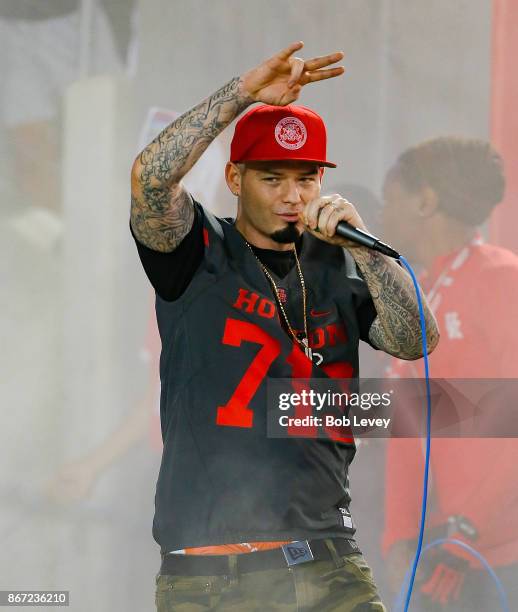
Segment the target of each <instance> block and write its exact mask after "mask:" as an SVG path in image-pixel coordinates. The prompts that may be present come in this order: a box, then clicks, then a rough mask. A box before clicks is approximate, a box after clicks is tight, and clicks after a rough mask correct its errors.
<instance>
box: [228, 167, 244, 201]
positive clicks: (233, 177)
mask: <svg viewBox="0 0 518 612" xmlns="http://www.w3.org/2000/svg"><path fill="white" fill-rule="evenodd" d="M225 180H226V182H227V186H228V188H229V189H230V191H231V192H232V193H233V194H234V195H235V196H239V195H241V171H240V170H239V168H238V166H237V164H234V163H233V162H230V161H229V162H227V165H226V166H225Z"/></svg>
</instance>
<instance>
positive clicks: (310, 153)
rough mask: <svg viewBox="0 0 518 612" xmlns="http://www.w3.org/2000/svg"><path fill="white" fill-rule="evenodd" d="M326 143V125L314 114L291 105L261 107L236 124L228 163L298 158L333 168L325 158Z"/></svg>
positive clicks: (301, 107) (252, 110) (309, 110)
mask: <svg viewBox="0 0 518 612" xmlns="http://www.w3.org/2000/svg"><path fill="white" fill-rule="evenodd" d="M326 143H327V135H326V126H325V124H324V121H323V119H322V117H321V116H320V115H319V114H318V113H315V111H313V110H311V109H310V108H307V107H306V106H295V105H292V104H288V105H287V106H270V105H268V104H263V105H261V106H255V107H254V108H252V109H251V110H249V111H248V112H247V113H246V114H245V115H243V116H242V117H241V119H239V121H238V122H237V123H236V127H235V131H234V137H233V138H232V142H231V144H230V161H231V162H234V163H242V162H247V161H269V160H271V161H276V160H284V159H297V160H300V161H311V162H315V163H317V164H319V165H320V166H328V167H329V168H336V164H333V163H332V162H330V161H327V159H326Z"/></svg>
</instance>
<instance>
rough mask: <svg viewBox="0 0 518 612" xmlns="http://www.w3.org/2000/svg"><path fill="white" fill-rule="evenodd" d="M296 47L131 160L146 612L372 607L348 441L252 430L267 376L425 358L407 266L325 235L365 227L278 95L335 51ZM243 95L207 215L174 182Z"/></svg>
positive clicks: (261, 413)
mask: <svg viewBox="0 0 518 612" xmlns="http://www.w3.org/2000/svg"><path fill="white" fill-rule="evenodd" d="M302 46H303V43H301V42H298V43H293V44H291V45H290V46H289V47H287V48H286V49H284V50H283V51H281V52H279V53H277V54H276V55H274V56H273V57H272V58H270V59H268V60H266V61H265V62H263V63H262V64H260V65H259V66H258V67H257V68H254V69H252V70H250V71H248V72H247V73H245V74H244V75H243V76H241V77H236V78H234V79H232V80H231V81H230V82H229V83H227V84H226V85H224V86H223V87H222V88H221V89H220V90H218V91H217V92H216V93H215V94H213V95H212V96H210V97H209V98H207V99H206V100H204V101H203V102H201V103H200V104H199V105H198V106H196V107H194V108H193V109H191V110H190V111H188V112H186V113H185V114H183V115H182V116H181V117H179V118H178V119H177V120H176V121H175V122H173V123H172V124H171V125H170V126H169V127H167V128H166V129H165V130H163V132H162V133H161V134H160V135H159V136H158V137H157V138H156V139H155V140H154V141H153V142H152V143H150V144H149V145H148V146H147V147H146V148H145V149H144V150H143V151H142V153H141V154H140V155H139V156H138V158H137V159H136V160H135V163H134V166H133V171H132V208H131V227H132V231H133V234H134V237H135V239H136V241H137V245H138V249H139V254H140V257H141V259H142V263H143V266H144V268H145V270H146V272H147V274H148V276H149V278H150V280H151V282H152V283H153V285H154V287H155V290H156V292H157V303H156V308H157V319H158V325H159V329H160V335H161V339H162V355H161V362H160V373H161V381H162V392H161V425H162V435H163V440H164V450H163V457H162V465H161V468H160V475H159V479H158V483H157V495H156V499H155V505H156V508H155V519H154V523H153V534H154V537H155V539H156V541H157V542H158V543H159V544H160V546H161V552H162V566H161V569H160V573H159V575H158V576H157V591H156V604H157V608H158V610H159V612H166V611H169V610H177V609H178V610H202V609H203V610H206V609H218V610H240V611H242V610H273V609H275V610H287V611H288V610H301V609H304V610H360V609H361V610H385V608H384V606H383V604H382V603H381V601H380V599H379V595H378V594H377V590H376V586H375V584H374V582H373V579H372V575H371V572H370V569H369V567H368V566H367V564H366V562H365V560H364V559H363V557H362V555H361V553H360V552H359V549H358V547H357V545H356V543H355V542H354V539H353V535H354V524H353V521H352V518H351V516H350V511H349V501H350V496H349V487H348V466H349V463H350V462H351V460H352V458H353V456H354V450H355V449H354V441H353V440H352V439H348V440H345V441H337V440H333V439H331V438H329V439H326V440H322V439H318V440H317V439H314V438H311V437H308V438H296V437H291V438H290V437H289V436H287V439H277V438H276V439H274V438H269V437H267V435H266V378H267V376H269V377H272V378H292V377H293V378H303V377H305V378H308V377H310V376H320V377H322V376H324V377H342V378H355V377H357V376H358V341H359V339H360V337H361V338H363V339H365V340H368V341H369V342H371V343H372V344H373V345H374V346H376V347H377V348H381V349H383V350H385V351H387V352H389V353H390V354H393V355H397V356H399V357H401V358H403V359H418V358H419V357H420V356H421V337H420V328H419V317H418V310H417V304H416V299H415V295H414V289H413V287H412V284H411V280H410V278H409V277H408V275H407V274H406V273H405V272H404V271H403V269H402V268H401V267H400V266H399V265H398V264H397V263H395V262H394V261H392V260H389V259H387V258H385V257H382V256H379V255H377V254H376V253H371V252H368V251H367V250H365V249H364V248H361V247H357V246H356V245H354V244H351V243H349V242H347V241H344V240H342V239H341V238H339V237H337V236H335V235H334V233H335V228H336V225H337V223H338V222H339V221H341V220H347V221H349V222H350V223H352V224H353V225H355V226H357V227H360V228H364V224H363V221H362V219H361V217H360V216H359V214H358V212H357V211H356V209H355V208H354V206H353V205H352V204H350V203H349V202H347V201H346V200H344V199H343V198H341V197H340V196H339V195H338V194H337V195H334V196H331V197H320V185H321V177H322V171H323V168H324V167H334V164H333V163H332V162H329V161H328V160H327V159H326V136H325V126H324V124H323V121H322V119H321V118H320V117H319V116H318V115H317V114H316V113H314V112H313V111H311V110H310V109H307V108H305V107H298V106H293V105H291V103H292V102H294V101H295V100H296V99H297V98H298V96H299V94H300V91H301V90H302V88H303V87H304V86H305V85H307V84H308V83H311V82H316V81H319V80H324V79H328V78H333V77H337V76H339V75H341V74H342V73H343V68H340V67H338V68H328V66H331V65H332V64H334V63H336V62H337V61H339V60H340V59H341V58H342V57H343V54H342V53H334V54H331V55H328V56H324V57H319V58H313V59H310V60H306V61H305V60H303V59H301V58H296V57H293V54H294V53H295V51H297V50H299V49H301V48H302ZM254 102H262V103H264V104H263V106H258V107H255V108H253V109H252V110H251V111H249V112H248V113H247V114H245V115H244V116H243V117H242V118H241V119H240V121H239V122H238V123H237V125H236V129H235V134H234V138H233V140H232V144H231V155H230V161H229V162H228V163H227V165H226V169H225V175H226V180H227V184H228V187H229V189H230V190H231V191H232V193H233V194H234V195H235V196H237V201H238V210H237V217H236V219H235V221H234V220H233V219H219V218H216V217H214V216H213V215H211V214H210V213H209V212H208V211H207V210H205V209H204V208H203V207H202V206H201V205H200V204H199V203H197V202H193V200H192V199H191V196H190V195H189V193H187V192H186V191H185V190H184V188H183V187H182V184H181V179H182V178H183V176H184V175H185V174H186V173H187V172H188V170H189V169H190V168H191V167H192V166H193V164H195V163H196V161H197V160H198V159H199V157H200V155H201V154H202V153H203V151H204V150H205V149H206V147H207V146H208V145H209V143H210V142H211V141H212V140H213V139H214V138H215V137H216V136H217V135H218V134H219V133H220V132H221V131H222V130H223V129H224V128H225V127H226V126H227V125H228V124H229V123H230V122H231V121H232V120H233V119H235V118H236V117H237V116H238V115H239V114H240V113H241V112H242V111H243V110H244V109H245V108H247V107H248V106H249V105H251V104H253V103H254ZM342 247H347V249H348V251H345V250H344V249H343V248H342ZM157 252H158V253H157ZM351 254H352V255H351ZM353 258H354V259H353ZM355 262H356V264H357V265H358V268H359V269H360V271H361V273H362V275H363V277H364V279H362V278H360V277H359V276H358V275H357V274H356V270H355V265H354V264H355ZM371 295H372V298H371ZM426 318H427V323H428V333H429V338H428V341H429V346H430V347H431V348H432V349H433V347H434V346H435V345H436V343H437V340H438V335H437V329H436V326H435V322H434V320H433V317H432V316H431V314H430V312H429V310H428V309H427V310H426ZM314 349H315V354H313V350H314ZM316 349H318V351H316ZM317 352H318V355H317V354H316V353H317ZM317 364H318V365H317ZM292 543H293V544H292Z"/></svg>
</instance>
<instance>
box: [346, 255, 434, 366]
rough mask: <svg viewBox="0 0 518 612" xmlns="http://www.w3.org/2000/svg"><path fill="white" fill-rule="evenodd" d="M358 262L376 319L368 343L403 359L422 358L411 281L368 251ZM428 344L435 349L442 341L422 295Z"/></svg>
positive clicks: (394, 266) (417, 315)
mask: <svg viewBox="0 0 518 612" xmlns="http://www.w3.org/2000/svg"><path fill="white" fill-rule="evenodd" d="M355 259H356V263H357V265H358V267H359V268H360V270H361V272H362V274H363V277H364V278H365V282H366V283H367V286H368V288H369V291H370V293H371V295H372V299H373V301H374V305H375V307H376V311H377V313H378V316H377V318H376V319H375V321H374V322H373V324H372V325H371V328H370V331H369V339H370V340H371V341H372V342H373V343H374V344H375V345H376V346H378V347H379V348H381V349H383V350H385V351H386V352H388V353H390V354H391V355H395V356H397V357H400V358H401V359H417V358H419V357H420V356H421V355H422V348H421V327H420V322H419V311H418V306H417V300H416V295H415V290H414V286H413V284H412V280H411V278H410V277H409V276H408V274H406V272H405V271H404V270H403V269H402V268H400V266H398V264H397V263H396V262H395V261H392V260H389V259H388V258H386V257H385V256H383V255H381V254H379V253H376V252H374V251H368V250H367V249H362V250H361V251H360V250H358V251H357V252H356V253H355ZM421 297H422V299H423V306H424V314H425V322H426V330H427V344H428V348H429V349H433V348H434V347H435V346H436V344H437V342H438V339H439V332H438V329H437V324H436V322H435V318H434V316H433V314H432V312H431V311H430V309H429V308H428V306H427V304H426V301H425V299H424V296H423V295H422V293H421Z"/></svg>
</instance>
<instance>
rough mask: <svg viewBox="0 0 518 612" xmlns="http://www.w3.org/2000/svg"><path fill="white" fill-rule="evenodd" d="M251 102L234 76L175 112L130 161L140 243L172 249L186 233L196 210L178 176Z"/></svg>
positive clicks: (133, 209)
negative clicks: (184, 109)
mask: <svg viewBox="0 0 518 612" xmlns="http://www.w3.org/2000/svg"><path fill="white" fill-rule="evenodd" d="M251 102H253V100H252V99H251V98H249V97H248V96H247V95H246V94H245V93H244V92H243V91H242V88H241V82H240V78H239V77H235V78H233V79H232V80H231V81H229V82H228V83H227V84H226V85H224V86H223V87H222V88H221V89H219V90H218V91H216V92H215V93H214V94H213V95H212V96H210V97H209V98H207V99H206V100H204V101H203V102H201V103H200V104H198V105H197V106H195V107H194V108H192V109H191V110H189V111H187V112H186V113H184V114H183V115H181V116H180V117H178V119H176V120H175V121H173V123H171V125H169V126H168V127H166V128H165V129H164V130H162V132H160V134H159V135H158V136H157V137H156V138H155V139H154V140H153V141H152V142H151V143H150V144H149V145H148V146H147V147H146V148H145V149H144V150H143V151H142V152H141V153H140V155H139V156H138V158H137V162H136V164H135V167H134V168H136V173H137V176H135V177H134V179H133V189H132V203H131V224H132V227H133V230H134V232H135V234H136V236H137V237H138V238H139V240H141V241H142V242H143V243H144V244H147V245H148V246H149V247H151V248H153V249H156V250H163V251H171V250H173V249H174V248H176V246H177V245H178V244H179V242H180V241H181V240H182V238H183V237H184V236H185V235H186V234H187V233H188V231H189V229H190V228H191V226H192V222H193V218H194V210H193V207H192V201H191V199H190V197H189V195H188V194H187V193H186V192H185V191H184V190H183V188H182V187H180V186H179V183H180V180H181V179H182V178H183V177H184V176H185V174H187V172H188V171H189V170H190V169H191V168H192V166H193V165H194V164H195V163H196V162H197V161H198V159H199V158H200V156H201V155H202V153H203V152H204V151H205V149H206V148H207V147H208V146H209V144H210V143H211V142H212V141H213V140H214V138H216V136H218V134H220V133H221V132H222V130H223V129H224V128H225V127H226V126H227V125H228V124H229V123H231V122H232V121H233V120H234V119H235V118H236V117H237V116H238V115H239V114H240V113H241V112H242V111H243V110H244V109H245V108H246V107H247V106H248V105H249V104H250V103H251Z"/></svg>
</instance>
